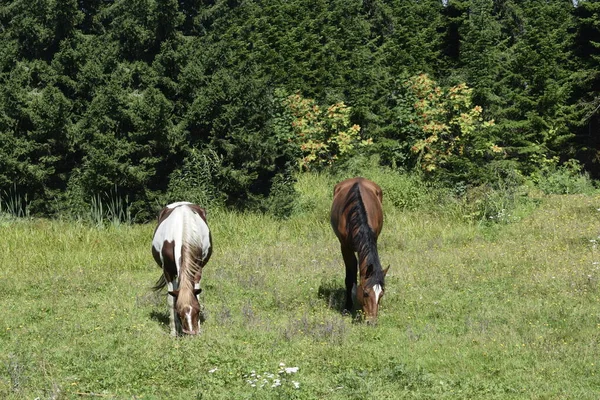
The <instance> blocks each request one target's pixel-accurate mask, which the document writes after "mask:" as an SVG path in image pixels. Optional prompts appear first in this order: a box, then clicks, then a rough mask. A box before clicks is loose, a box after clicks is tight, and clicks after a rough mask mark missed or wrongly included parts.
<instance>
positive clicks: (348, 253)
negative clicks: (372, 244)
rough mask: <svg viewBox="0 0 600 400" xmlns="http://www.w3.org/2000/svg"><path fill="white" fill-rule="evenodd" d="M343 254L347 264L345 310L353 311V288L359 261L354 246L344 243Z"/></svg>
mask: <svg viewBox="0 0 600 400" xmlns="http://www.w3.org/2000/svg"><path fill="white" fill-rule="evenodd" d="M342 256H343V257H344V264H345V265H346V281H345V282H346V305H345V306H344V310H345V311H352V308H353V307H352V306H353V305H352V288H353V287H354V286H356V274H357V272H358V261H357V260H356V256H355V255H354V250H353V249H352V247H347V246H344V245H342Z"/></svg>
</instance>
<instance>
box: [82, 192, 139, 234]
mask: <svg viewBox="0 0 600 400" xmlns="http://www.w3.org/2000/svg"><path fill="white" fill-rule="evenodd" d="M88 220H89V221H90V222H91V223H92V224H93V225H95V226H98V227H104V226H105V225H112V226H119V225H121V224H127V225H131V224H132V223H133V216H132V215H131V209H130V205H129V198H128V196H125V198H122V197H121V196H120V195H119V194H118V190H117V187H115V190H114V191H111V192H108V193H104V194H103V195H102V196H101V195H100V194H97V195H95V196H92V199H91V201H90V210H89V214H88Z"/></svg>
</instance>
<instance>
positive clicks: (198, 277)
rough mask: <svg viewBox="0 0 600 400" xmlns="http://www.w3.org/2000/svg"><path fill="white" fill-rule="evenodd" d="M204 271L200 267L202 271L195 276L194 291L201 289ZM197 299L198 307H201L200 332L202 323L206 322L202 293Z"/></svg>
mask: <svg viewBox="0 0 600 400" xmlns="http://www.w3.org/2000/svg"><path fill="white" fill-rule="evenodd" d="M202 269H203V267H200V269H198V272H196V275H195V276H194V290H196V289H200V280H201V279H202ZM196 298H197V299H198V306H199V307H200V316H199V318H198V330H200V323H202V322H204V321H206V315H205V314H204V305H203V304H200V293H198V294H197V295H196Z"/></svg>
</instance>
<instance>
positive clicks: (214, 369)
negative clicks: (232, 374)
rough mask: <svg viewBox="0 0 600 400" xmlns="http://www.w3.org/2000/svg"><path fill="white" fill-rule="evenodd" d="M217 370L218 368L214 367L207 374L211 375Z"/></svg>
mask: <svg viewBox="0 0 600 400" xmlns="http://www.w3.org/2000/svg"><path fill="white" fill-rule="evenodd" d="M218 369H219V368H217V367H214V368H213V369H211V370H209V371H208V373H209V374H212V373H214V372H216V371H217V370H218Z"/></svg>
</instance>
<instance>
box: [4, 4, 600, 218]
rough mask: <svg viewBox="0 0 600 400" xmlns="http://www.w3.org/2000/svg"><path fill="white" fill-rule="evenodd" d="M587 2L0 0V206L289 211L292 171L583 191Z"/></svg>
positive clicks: (590, 141)
mask: <svg viewBox="0 0 600 400" xmlns="http://www.w3.org/2000/svg"><path fill="white" fill-rule="evenodd" d="M599 21H600V1H598V0H586V1H584V0H579V1H575V0H544V1H541V0H527V1H524V0H445V1H444V0H419V1H405V0H388V1H384V0H329V1H325V0H269V1H262V0H203V1H195V0H35V1H31V0H0V196H2V198H3V199H4V204H9V203H10V204H13V206H14V205H15V204H16V203H22V204H26V207H27V213H28V214H29V213H30V214H31V215H43V216H59V215H78V214H80V213H82V212H85V210H88V209H89V207H90V205H93V204H105V206H106V207H108V206H110V205H111V203H110V202H111V201H112V202H113V203H112V206H113V207H118V206H119V204H116V203H120V202H126V204H127V205H128V212H131V213H132V215H133V216H134V219H135V220H136V221H140V222H142V221H147V220H149V219H151V218H153V217H154V215H155V210H156V209H157V208H159V207H160V206H161V205H163V204H165V203H166V202H168V201H174V200H181V199H187V200H190V201H197V202H200V203H202V204H214V205H222V206H226V207H232V208H236V209H249V210H259V211H264V212H268V213H273V214H276V215H279V216H286V215H289V214H290V213H291V212H292V211H293V204H294V199H295V197H296V196H295V193H294V190H295V189H294V182H295V180H296V179H297V176H298V173H301V172H303V171H340V170H343V171H357V172H360V169H361V167H362V166H364V165H373V164H374V163H375V164H377V165H378V166H382V167H383V168H388V169H390V170H395V171H400V172H406V173H414V174H419V176H421V177H422V178H423V179H424V180H425V181H426V182H431V183H432V184H439V185H444V186H447V187H452V188H455V189H456V190H457V192H459V191H460V190H459V189H461V188H463V189H464V188H469V187H478V186H481V185H486V184H490V183H491V184H493V182H497V181H499V180H503V179H509V178H510V179H513V180H518V179H528V180H532V181H535V180H536V179H538V178H539V177H540V176H542V175H543V174H544V173H547V172H548V171H551V170H553V169H556V168H563V167H564V166H568V167H569V168H571V169H572V170H584V171H587V172H588V173H589V174H591V176H592V177H597V176H598V175H599V173H600V169H599V168H598V166H599V165H598V164H597V162H598V159H597V157H598V148H599V145H600V143H599V136H598V133H599V132H598V131H599V129H600V110H599V109H600V65H599V63H600V23H599Z"/></svg>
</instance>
